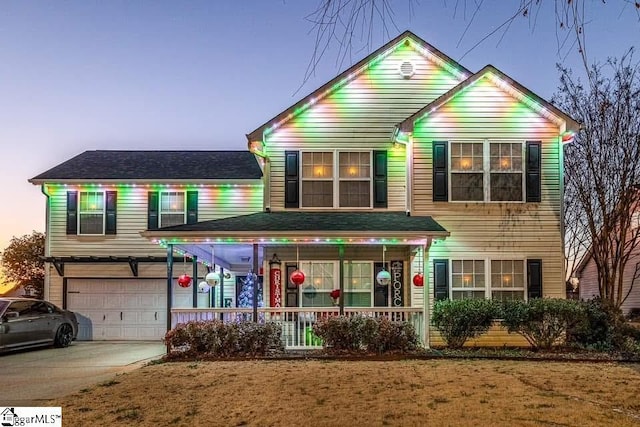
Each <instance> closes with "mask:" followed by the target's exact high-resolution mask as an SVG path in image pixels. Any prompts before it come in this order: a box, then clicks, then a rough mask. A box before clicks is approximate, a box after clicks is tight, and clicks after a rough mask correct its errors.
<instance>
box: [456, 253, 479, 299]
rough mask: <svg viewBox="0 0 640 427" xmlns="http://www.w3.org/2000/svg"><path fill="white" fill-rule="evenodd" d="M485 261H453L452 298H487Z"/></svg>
mask: <svg viewBox="0 0 640 427" xmlns="http://www.w3.org/2000/svg"><path fill="white" fill-rule="evenodd" d="M484 264H485V263H484V260H452V261H451V298H452V299H474V298H485V297H486V284H485V268H484Z"/></svg>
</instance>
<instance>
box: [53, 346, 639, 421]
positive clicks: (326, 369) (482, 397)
mask: <svg viewBox="0 0 640 427" xmlns="http://www.w3.org/2000/svg"><path fill="white" fill-rule="evenodd" d="M638 390H640V366H639V365H637V364H617V363H568V362H535V361H498V360H446V359H442V360H399V361H387V362H378V361H335V360H326V361H325V360H289V361H282V360H259V361H217V362H177V363H162V364H155V365H150V366H146V367H143V368H140V369H138V370H135V371H132V372H130V373H127V374H123V375H119V376H116V377H115V378H114V379H113V380H112V381H109V382H106V383H102V384H98V385H96V386H94V387H92V388H91V389H87V390H82V391H81V392H79V393H77V394H74V395H70V396H67V397H65V398H61V399H58V400H55V401H50V402H46V405H48V406H51V405H55V406H62V408H63V409H62V413H63V422H64V425H87V426H88V425H90V426H100V425H104V426H107V425H108V426H112V425H140V426H158V425H162V426H171V425H184V426H192V425H203V426H242V425H259V426H349V425H359V426H382V425H398V426H399V425H402V426H411V425H416V426H424V425H429V426H439V425H455V426H478V425H491V426H500V425H502V426H540V425H571V426H573V425H580V426H591V425H592V426H603V425H612V426H632V425H638V423H640V400H638V396H637V391H638Z"/></svg>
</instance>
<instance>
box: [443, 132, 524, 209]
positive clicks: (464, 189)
mask: <svg viewBox="0 0 640 427" xmlns="http://www.w3.org/2000/svg"><path fill="white" fill-rule="evenodd" d="M450 146H451V149H450V151H451V154H450V162H451V163H450V164H451V172H450V177H451V184H450V185H451V196H450V200H451V201H479V202H481V201H493V202H501V201H512V202H521V201H523V200H524V190H523V184H524V178H523V176H524V168H523V150H524V144H523V143H522V142H491V141H484V142H452V143H451V144H450Z"/></svg>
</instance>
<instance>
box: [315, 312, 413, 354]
mask: <svg viewBox="0 0 640 427" xmlns="http://www.w3.org/2000/svg"><path fill="white" fill-rule="evenodd" d="M313 333H314V334H315V335H317V336H318V337H319V338H320V339H321V340H322V342H323V345H324V349H325V350H327V351H329V352H334V353H335V352H361V351H367V352H369V353H377V354H381V353H388V352H398V353H407V352H412V351H415V350H416V349H417V348H418V335H417V334H416V331H415V328H414V327H413V325H412V324H411V323H409V322H394V321H391V320H389V319H388V318H387V317H366V316H362V315H353V316H330V317H327V318H324V319H320V320H318V321H317V322H316V323H315V324H314V325H313Z"/></svg>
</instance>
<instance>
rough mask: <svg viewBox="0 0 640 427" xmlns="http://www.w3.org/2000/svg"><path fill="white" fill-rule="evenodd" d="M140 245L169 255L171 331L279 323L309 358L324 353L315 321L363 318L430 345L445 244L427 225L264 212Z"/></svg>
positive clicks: (402, 217)
mask: <svg viewBox="0 0 640 427" xmlns="http://www.w3.org/2000/svg"><path fill="white" fill-rule="evenodd" d="M251 217H252V218H251ZM274 220H275V221H274ZM265 221H269V224H265V223H264V222H265ZM261 223H262V224H261ZM345 223H346V224H345ZM229 228H230V229H229ZM254 228H255V229H254ZM143 235H145V236H146V237H148V238H151V239H153V240H154V241H155V242H156V243H159V244H161V245H163V246H164V247H166V248H167V278H168V279H167V284H168V286H167V292H168V294H167V300H168V302H169V304H168V308H167V311H168V313H167V319H168V322H167V329H171V328H173V327H175V326H176V325H178V324H180V323H186V322H189V321H202V320H213V319H218V320H221V321H223V322H225V323H227V322H238V321H254V322H276V323H278V324H280V325H281V326H282V339H283V341H284V345H285V347H286V348H288V349H310V348H317V347H320V346H322V342H321V341H320V340H319V339H318V337H316V336H315V335H314V334H313V333H312V327H313V325H314V323H315V322H316V321H317V320H319V319H322V318H326V317H329V316H337V315H344V316H354V315H362V316H367V317H386V318H388V319H390V320H392V321H405V322H408V323H410V324H412V325H413V327H414V328H415V330H416V332H417V334H418V336H419V338H420V341H421V343H422V344H423V345H425V346H427V345H428V343H429V337H428V333H429V332H428V331H429V328H428V327H427V325H428V319H429V315H428V308H429V304H428V303H426V304H425V301H429V299H428V298H429V297H428V295H429V286H428V280H427V279H426V277H428V274H427V268H426V267H427V266H426V259H427V258H428V251H429V248H430V246H431V244H432V243H433V242H434V240H438V239H443V238H445V237H446V235H448V233H447V232H446V231H445V230H444V229H443V228H442V227H440V226H439V225H438V224H437V223H436V222H435V221H433V220H432V219H431V218H430V217H410V216H407V215H406V214H404V213H388V212H384V213H352V214H345V213H312V212H304V213H303V212H286V213H285V212H283V213H268V212H264V213H260V214H252V215H246V216H243V217H233V218H226V219H221V220H215V221H207V222H203V223H198V224H193V225H184V226H176V227H170V228H165V229H158V230H148V231H146V232H144V233H143ZM174 254H177V255H178V256H179V257H180V258H181V259H183V257H185V256H186V257H187V258H192V259H193V261H194V262H193V265H194V267H193V270H192V271H193V273H192V275H191V277H192V279H193V282H192V283H193V284H192V286H193V287H192V289H191V292H190V293H189V292H187V293H185V289H181V288H180V287H179V286H178V285H177V283H176V282H177V280H176V278H177V276H178V273H179V272H180V269H181V267H180V264H179V263H177V264H176V265H174V263H173V256H174ZM203 266H204V267H206V268H203ZM183 268H184V267H183ZM210 273H215V275H214V276H215V278H216V279H217V282H215V283H212V282H211V281H209V280H208V279H209V277H210V276H208V275H209V274H210ZM300 273H301V274H300ZM214 276H211V277H214ZM385 278H386V280H383V279H385ZM207 282H209V283H208V284H207ZM208 285H211V286H208ZM189 294H190V295H192V297H191V298H184V297H183V298H177V297H176V296H177V295H183V296H184V295H187V296H188V295H189Z"/></svg>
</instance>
